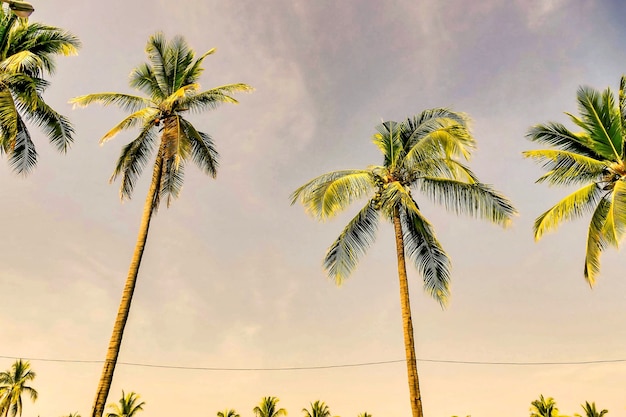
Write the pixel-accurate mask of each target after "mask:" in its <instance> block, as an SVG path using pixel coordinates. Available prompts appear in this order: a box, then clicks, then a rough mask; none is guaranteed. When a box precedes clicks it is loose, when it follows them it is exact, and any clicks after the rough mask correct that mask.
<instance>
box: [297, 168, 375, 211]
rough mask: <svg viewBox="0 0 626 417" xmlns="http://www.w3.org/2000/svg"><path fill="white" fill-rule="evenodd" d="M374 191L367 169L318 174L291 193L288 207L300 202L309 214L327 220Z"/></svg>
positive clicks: (370, 175)
mask: <svg viewBox="0 0 626 417" xmlns="http://www.w3.org/2000/svg"><path fill="white" fill-rule="evenodd" d="M373 188H374V176H373V174H372V172H371V171H370V170H362V169H360V170H357V169H351V170H345V171H334V172H329V173H327V174H323V175H320V176H319V177H317V178H314V179H312V180H311V181H309V182H308V183H306V184H304V185H303V186H302V187H300V188H298V189H297V190H296V191H294V192H293V194H292V195H291V204H292V205H293V204H295V202H296V201H298V200H299V201H300V202H301V203H302V204H303V205H304V206H305V209H306V211H307V212H308V213H309V214H311V215H312V216H314V217H317V218H319V219H327V218H329V217H332V216H334V215H336V214H338V213H339V212H340V211H342V210H343V209H345V208H346V207H347V206H349V205H350V203H352V202H353V201H354V200H357V199H359V198H361V197H363V196H365V195H367V193H368V192H369V191H370V190H372V189H373Z"/></svg>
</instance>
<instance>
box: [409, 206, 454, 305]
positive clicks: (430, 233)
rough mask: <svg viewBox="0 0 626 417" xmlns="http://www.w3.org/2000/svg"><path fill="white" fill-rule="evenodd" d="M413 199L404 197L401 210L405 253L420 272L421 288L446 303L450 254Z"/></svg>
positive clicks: (442, 303)
mask: <svg viewBox="0 0 626 417" xmlns="http://www.w3.org/2000/svg"><path fill="white" fill-rule="evenodd" d="M408 200H411V201H408ZM412 200H413V199H412V198H411V197H410V196H406V197H404V198H403V201H404V207H403V208H402V210H400V220H401V221H402V231H403V238H404V248H405V253H406V255H407V257H408V258H409V259H410V260H411V261H412V262H413V264H414V265H415V267H416V268H417V270H418V271H419V272H420V274H421V275H422V278H423V281H424V291H426V293H427V294H429V295H430V296H431V297H433V298H434V299H435V300H437V301H438V302H439V304H440V305H441V306H442V307H445V306H446V304H447V303H448V298H449V296H450V268H451V264H450V258H449V257H448V255H447V254H446V252H445V251H444V250H443V247H442V246H441V244H440V243H439V241H438V240H437V237H436V236H435V231H434V229H433V227H432V225H431V224H430V222H429V221H428V220H427V219H426V218H425V217H424V216H423V215H422V212H421V211H420V210H419V209H418V207H417V204H416V203H415V201H412Z"/></svg>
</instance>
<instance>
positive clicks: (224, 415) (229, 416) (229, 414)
mask: <svg viewBox="0 0 626 417" xmlns="http://www.w3.org/2000/svg"><path fill="white" fill-rule="evenodd" d="M217 417H239V414H238V413H237V412H236V411H235V410H233V409H232V408H231V409H226V410H224V411H218V412H217Z"/></svg>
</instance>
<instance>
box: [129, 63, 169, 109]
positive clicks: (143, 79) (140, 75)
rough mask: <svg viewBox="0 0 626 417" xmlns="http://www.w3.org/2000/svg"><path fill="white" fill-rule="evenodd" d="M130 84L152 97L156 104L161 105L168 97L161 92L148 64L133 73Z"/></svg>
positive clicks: (141, 65)
mask: <svg viewBox="0 0 626 417" xmlns="http://www.w3.org/2000/svg"><path fill="white" fill-rule="evenodd" d="M128 83H129V84H130V86H131V87H133V88H136V89H138V90H140V91H143V92H144V93H146V94H147V95H148V96H150V98H151V99H152V101H153V102H154V103H159V102H161V101H162V100H164V99H165V98H166V97H167V95H165V92H163V91H161V87H160V85H159V82H158V81H157V79H156V77H155V76H154V73H153V71H152V67H151V66H150V65H149V64H147V63H143V64H140V65H139V66H137V67H135V68H134V69H133V70H132V71H131V73H130V76H129V81H128Z"/></svg>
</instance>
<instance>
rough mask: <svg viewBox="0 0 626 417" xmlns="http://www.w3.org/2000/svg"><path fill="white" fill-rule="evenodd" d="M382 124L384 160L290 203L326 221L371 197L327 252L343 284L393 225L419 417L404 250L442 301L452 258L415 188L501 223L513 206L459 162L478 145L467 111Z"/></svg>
mask: <svg viewBox="0 0 626 417" xmlns="http://www.w3.org/2000/svg"><path fill="white" fill-rule="evenodd" d="M377 130H378V133H376V134H375V135H374V138H373V141H374V144H375V145H376V146H377V147H378V148H379V149H380V151H381V152H382V154H383V157H384V163H383V165H377V166H370V167H368V168H366V169H353V170H344V171H335V172H330V173H327V174H323V175H321V176H319V177H317V178H315V179H313V180H311V181H309V182H308V183H306V184H305V185H303V186H302V187H300V188H298V189H297V190H296V191H295V192H294V193H293V194H292V196H291V203H292V204H294V203H295V202H296V201H298V200H299V201H300V202H301V203H302V204H303V205H304V207H305V209H306V210H307V212H308V213H309V214H311V215H313V216H314V217H317V218H318V219H320V220H325V219H327V218H329V217H332V216H334V215H336V214H337V213H339V212H340V211H342V210H343V209H344V208H346V207H347V206H348V205H349V204H350V203H352V202H353V201H355V200H357V199H359V198H361V197H366V196H367V198H368V201H367V203H366V204H365V206H364V207H363V208H362V209H361V211H359V213H358V214H357V215H356V217H354V218H353V219H352V220H351V221H350V222H349V223H348V225H347V226H346V227H345V228H344V230H343V231H342V232H341V234H340V235H339V237H338V238H337V240H336V241H335V242H334V243H333V244H332V245H331V247H330V248H329V249H328V251H327V252H326V257H325V258H324V267H325V269H326V271H327V272H328V275H329V276H330V277H331V278H332V279H334V280H335V282H336V283H337V284H338V285H339V284H341V283H342V281H343V280H344V279H345V278H347V277H348V276H349V274H350V273H351V272H352V271H353V270H354V269H355V267H356V265H357V262H358V260H359V257H360V256H361V255H363V254H364V253H365V251H366V250H367V249H368V247H369V246H371V244H372V243H373V242H374V239H375V235H376V230H377V227H378V220H379V216H381V215H382V216H383V217H384V218H386V219H387V220H389V221H390V222H391V223H392V224H393V226H394V230H395V241H396V251H397V263H398V275H399V280H400V302H401V309H402V322H403V330H404V343H405V353H406V363H407V371H408V380H409V391H410V397H411V409H412V412H413V416H414V417H422V416H423V413H422V400H421V395H420V390H419V381H418V375H417V363H416V358H415V346H414V340H413V337H414V336H413V325H412V320H411V308H410V302H409V290H408V282H407V271H406V262H405V255H408V257H409V258H410V259H411V260H412V261H413V262H414V263H415V266H416V267H417V269H418V270H419V271H420V273H421V275H422V277H423V278H424V289H425V290H426V292H428V293H429V294H430V295H431V296H433V297H434V298H435V299H436V300H437V301H439V303H440V304H441V305H442V306H445V304H446V302H447V300H448V295H449V281H450V269H449V268H450V261H449V259H448V255H447V254H446V252H445V251H444V250H443V248H442V247H441V245H440V243H439V241H438V240H437V238H436V237H435V234H434V230H433V227H432V225H431V224H430V222H429V221H428V220H427V219H426V217H424V215H423V213H422V211H421V210H420V208H419V206H418V204H417V202H416V201H415V199H414V198H413V195H412V194H411V190H412V189H417V190H418V191H422V192H423V193H425V195H426V196H427V197H429V198H431V199H432V200H434V201H435V202H438V203H441V204H443V205H444V206H445V207H446V208H447V209H449V210H452V211H453V212H455V213H460V212H464V213H467V214H470V215H472V216H477V217H483V218H486V219H488V220H490V221H492V222H495V223H498V224H500V225H503V226H505V225H507V224H508V223H509V222H510V220H511V217H512V215H513V214H514V213H515V209H514V208H513V206H512V205H511V204H510V203H509V202H508V201H507V200H506V198H504V197H502V196H501V195H499V194H498V193H496V192H495V191H494V190H493V189H492V188H491V187H490V186H488V185H485V184H481V183H480V182H478V179H477V178H476V176H475V175H474V173H472V172H471V171H470V169H469V168H468V167H466V166H465V165H463V164H462V163H461V162H459V160H458V159H459V158H460V157H463V158H465V159H468V158H469V157H470V153H471V150H472V149H473V147H474V145H475V142H474V138H473V137H472V135H471V133H470V132H469V129H468V127H467V118H466V117H465V116H464V115H462V114H460V113H456V112H452V111H450V110H448V109H443V108H437V109H430V110H426V111H423V112H422V113H420V114H419V115H417V116H415V117H413V118H409V119H407V120H406V121H404V122H402V123H396V122H392V121H388V122H384V123H382V124H381V125H379V126H378V127H377Z"/></svg>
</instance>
